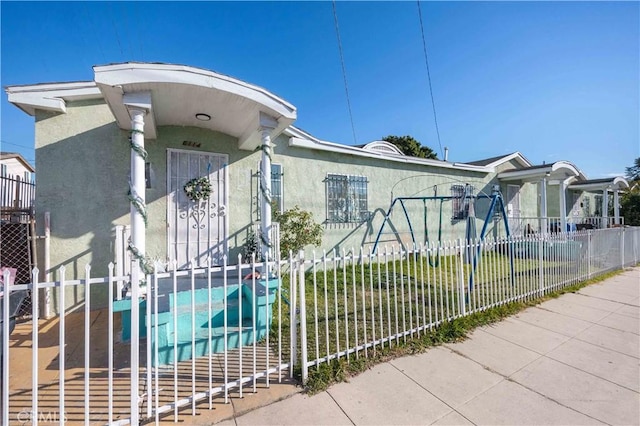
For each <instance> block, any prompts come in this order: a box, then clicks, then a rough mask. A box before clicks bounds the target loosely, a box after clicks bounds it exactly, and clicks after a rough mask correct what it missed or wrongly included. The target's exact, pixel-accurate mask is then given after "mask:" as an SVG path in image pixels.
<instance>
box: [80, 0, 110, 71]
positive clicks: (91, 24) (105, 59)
mask: <svg viewBox="0 0 640 426" xmlns="http://www.w3.org/2000/svg"><path fill="white" fill-rule="evenodd" d="M81 3H82V5H83V6H84V12H85V14H86V15H87V22H88V23H89V25H90V26H92V27H94V28H96V31H91V32H92V33H93V34H94V35H95V36H96V41H97V42H98V43H97V45H98V50H99V51H100V55H101V56H102V60H103V61H104V62H103V63H104V64H106V63H107V57H106V56H105V55H104V50H102V43H100V36H99V34H103V32H102V31H98V30H97V26H94V24H93V21H92V19H91V14H89V9H87V3H86V2H81Z"/></svg>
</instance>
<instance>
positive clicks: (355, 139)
mask: <svg viewBox="0 0 640 426" xmlns="http://www.w3.org/2000/svg"><path fill="white" fill-rule="evenodd" d="M332 5H333V20H334V22H335V25H336V36H337V37H338V50H339V51H340V64H341V65H342V78H343V79H344V91H345V93H346V94H347V107H348V108H349V119H350V120H351V131H352V132H353V143H354V144H357V143H358V140H357V138H356V127H355V126H354V125H353V112H351V99H350V98H349V86H348V85H347V71H346V69H345V66H344V54H343V53H342V40H340V28H339V27H338V12H337V11H336V0H333V2H332Z"/></svg>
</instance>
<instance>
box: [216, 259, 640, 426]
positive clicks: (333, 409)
mask: <svg viewBox="0 0 640 426" xmlns="http://www.w3.org/2000/svg"><path fill="white" fill-rule="evenodd" d="M639 335H640V268H634V269H631V270H628V271H626V272H624V273H623V274H621V275H618V276H616V277H614V278H611V279H609V280H606V281H604V282H602V283H599V284H594V285H592V286H589V287H586V288H584V289H582V290H580V291H579V292H578V293H576V294H566V295H564V296H562V297H560V298H558V299H554V300H550V301H548V302H545V303H543V304H541V305H539V306H538V307H535V308H530V309H527V310H526V311H523V312H522V313H520V314H518V315H516V316H514V317H512V318H509V319H507V320H505V321H502V322H500V323H498V324H495V325H493V326H489V327H483V328H481V329H478V330H476V331H475V332H474V333H473V334H472V335H471V336H470V338H469V339H468V340H466V341H464V342H461V343H456V344H450V345H445V346H442V347H438V348H434V349H432V350H429V351H428V352H426V353H423V354H420V355H417V356H410V357H404V358H398V359H395V360H393V361H390V362H388V363H385V364H381V365H378V366H376V367H375V368H372V369H371V370H369V371H367V372H365V373H363V374H361V375H359V376H357V377H355V378H353V379H352V380H351V381H350V382H349V383H341V384H337V385H335V386H332V387H331V388H330V389H329V390H327V391H326V392H322V393H320V394H318V395H315V396H312V397H308V396H306V395H302V394H296V395H294V396H292V397H290V398H288V399H285V400H283V401H280V402H277V403H274V404H271V405H269V406H266V407H263V408H260V409H257V410H255V411H252V412H250V413H248V414H245V415H243V416H240V417H237V418H234V419H231V420H227V421H226V422H224V423H221V424H223V425H238V426H240V425H259V424H264V425H276V424H277V425H333V424H336V425H337V424H344V425H350V424H355V425H369V424H384V425H399V424H420V425H427V424H436V425H467V424H482V425H486V424H508V425H516V424H519V425H524V424H529V425H533V424H536V425H540V424H544V425H547V424H549V425H550V424H554V425H587V424H621V425H638V424H640V367H639V363H640V336H639Z"/></svg>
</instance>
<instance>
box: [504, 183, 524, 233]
mask: <svg viewBox="0 0 640 426" xmlns="http://www.w3.org/2000/svg"><path fill="white" fill-rule="evenodd" d="M507 217H508V218H509V229H510V230H511V232H512V233H514V234H519V233H521V232H522V231H523V230H522V223H521V222H520V186H519V185H507Z"/></svg>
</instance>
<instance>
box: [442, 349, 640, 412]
mask: <svg viewBox="0 0 640 426" xmlns="http://www.w3.org/2000/svg"><path fill="white" fill-rule="evenodd" d="M565 343H566V342H565ZM449 350H451V352H454V353H456V354H458V355H460V356H462V357H464V358H467V359H469V360H471V361H473V362H475V363H476V364H478V365H480V366H482V367H484V368H485V369H487V370H489V371H491V372H492V373H495V374H497V375H499V376H500V377H502V378H503V379H504V380H507V381H509V382H511V383H514V384H516V385H518V386H520V387H523V388H524V389H527V390H528V391H531V392H533V393H535V394H537V395H539V396H541V397H543V398H544V399H546V400H549V401H551V402H554V403H555V404H558V405H559V406H561V407H564V408H567V409H569V410H571V411H573V412H576V413H578V414H582V415H583V416H586V417H589V418H591V419H593V420H595V421H597V422H600V423H603V424H609V423H606V422H603V421H602V420H600V419H596V418H595V417H593V416H590V415H588V414H586V413H583V412H581V411H578V410H576V409H575V408H572V407H568V406H566V405H564V404H562V403H561V402H558V401H556V400H555V399H553V398H550V397H549V396H547V395H545V394H542V393H540V392H538V391H536V390H535V389H531V388H529V387H528V386H525V385H523V384H522V383H520V382H517V381H516V380H514V379H512V378H511V376H505V375H504V374H501V373H499V372H497V371H494V370H493V369H491V368H489V367H487V366H485V365H484V364H482V363H480V362H478V361H476V360H474V359H473V358H469V357H468V356H466V355H465V354H462V353H460V352H458V351H456V350H455V349H452V348H449ZM535 353H537V352H535ZM541 358H548V357H546V356H544V355H541V356H540V357H538V358H536V359H534V360H533V361H531V362H530V363H528V364H526V365H524V366H522V367H521V368H520V369H518V370H517V371H514V372H513V373H512V376H513V375H514V374H517V373H519V372H520V371H522V370H523V369H524V368H526V367H528V366H529V365H531V364H533V363H534V362H536V361H538V360H539V359H541ZM548 359H551V360H552V361H556V360H554V359H553V358H548ZM558 362H559V361H558ZM562 364H564V363H562ZM569 367H572V366H570V365H569ZM572 368H575V367H572ZM576 370H579V369H577V368H576ZM595 377H598V376H595ZM598 378H599V379H601V377H598ZM500 383H502V381H500V382H498V383H496V384H495V385H493V386H491V387H490V388H488V389H486V390H485V391H483V392H481V393H479V394H478V395H476V396H474V397H473V398H471V400H472V399H475V398H477V397H478V396H480V395H482V394H483V393H486V392H487V391H489V390H490V389H493V388H494V387H495V386H497V385H498V384H500ZM614 384H615V385H617V386H620V385H618V384H617V383H614ZM621 387H624V386H621ZM625 389H626V388H625ZM636 393H637V392H636ZM471 400H469V401H471ZM469 401H467V402H469ZM467 402H465V404H466V403H467Z"/></svg>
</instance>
